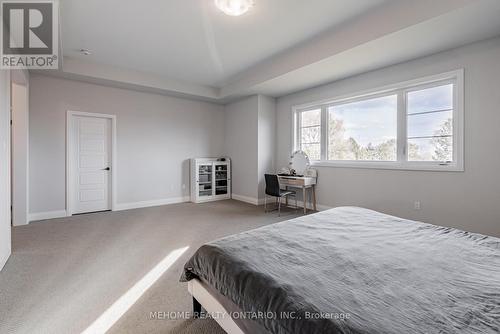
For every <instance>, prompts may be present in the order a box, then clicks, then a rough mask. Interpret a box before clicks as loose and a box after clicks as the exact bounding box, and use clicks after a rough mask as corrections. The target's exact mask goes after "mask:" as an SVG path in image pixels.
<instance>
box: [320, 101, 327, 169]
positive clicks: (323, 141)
mask: <svg viewBox="0 0 500 334" xmlns="http://www.w3.org/2000/svg"><path fill="white" fill-rule="evenodd" d="M327 137H328V112H327V107H326V106H322V107H321V144H320V150H321V160H322V161H325V160H328V154H327V152H328V138H327Z"/></svg>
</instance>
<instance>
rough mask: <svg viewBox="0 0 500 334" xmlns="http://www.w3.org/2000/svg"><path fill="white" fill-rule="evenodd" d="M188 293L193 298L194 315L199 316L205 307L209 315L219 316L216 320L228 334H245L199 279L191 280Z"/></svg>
mask: <svg viewBox="0 0 500 334" xmlns="http://www.w3.org/2000/svg"><path fill="white" fill-rule="evenodd" d="M188 291H189V293H190V294H191V296H193V314H194V316H195V317H198V316H199V314H200V313H201V307H202V306H203V308H204V309H205V310H206V311H207V312H208V313H209V314H218V316H217V317H215V318H214V320H215V321H217V323H218V324H219V325H220V326H221V327H222V329H224V330H225V331H226V332H227V333H228V334H245V333H244V332H243V331H242V330H241V328H240V327H239V326H238V325H237V324H236V322H235V321H234V320H233V319H232V318H231V316H230V313H229V311H227V310H226V309H225V308H224V306H222V304H221V303H220V302H219V301H218V300H217V298H216V297H214V296H213V295H212V294H211V293H210V291H208V290H207V289H206V288H205V284H204V283H203V282H201V281H200V280H198V279H192V280H190V281H189V282H188Z"/></svg>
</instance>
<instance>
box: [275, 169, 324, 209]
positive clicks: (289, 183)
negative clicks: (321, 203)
mask: <svg viewBox="0 0 500 334" xmlns="http://www.w3.org/2000/svg"><path fill="white" fill-rule="evenodd" d="M278 180H279V182H280V185H281V186H283V187H286V188H287V189H288V187H292V188H301V189H302V198H303V199H302V201H303V203H304V213H306V212H307V190H309V191H310V193H311V197H312V198H311V203H312V209H313V210H314V211H316V178H315V177H310V176H280V175H278ZM286 205H288V197H287V198H286Z"/></svg>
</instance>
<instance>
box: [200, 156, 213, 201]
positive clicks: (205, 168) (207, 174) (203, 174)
mask: <svg viewBox="0 0 500 334" xmlns="http://www.w3.org/2000/svg"><path fill="white" fill-rule="evenodd" d="M212 168H213V167H212V164H206V165H198V195H199V196H200V197H207V196H212V174H213V173H212V172H213V170H212Z"/></svg>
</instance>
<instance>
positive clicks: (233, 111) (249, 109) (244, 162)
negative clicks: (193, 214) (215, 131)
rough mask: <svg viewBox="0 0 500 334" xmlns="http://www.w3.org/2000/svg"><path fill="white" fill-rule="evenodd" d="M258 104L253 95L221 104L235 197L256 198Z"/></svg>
mask: <svg viewBox="0 0 500 334" xmlns="http://www.w3.org/2000/svg"><path fill="white" fill-rule="evenodd" d="M258 104H259V99H258V96H257V95H254V96H251V97H249V98H246V99H243V100H240V101H237V102H234V103H230V104H227V105H226V106H225V113H224V114H225V145H224V151H225V155H226V156H228V157H230V158H231V163H232V175H231V180H232V187H233V188H232V192H233V196H234V197H235V198H238V196H239V197H240V199H244V198H242V196H243V197H246V198H247V199H256V198H257V197H258V193H257V189H258V182H257V180H258V170H257V161H258V143H257V133H258V130H257V128H258V125H257V119H258Z"/></svg>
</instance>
